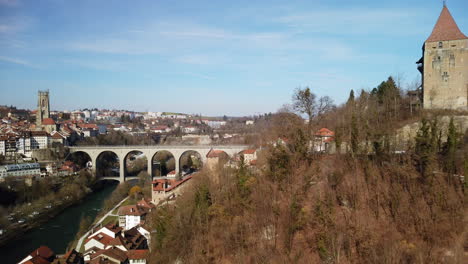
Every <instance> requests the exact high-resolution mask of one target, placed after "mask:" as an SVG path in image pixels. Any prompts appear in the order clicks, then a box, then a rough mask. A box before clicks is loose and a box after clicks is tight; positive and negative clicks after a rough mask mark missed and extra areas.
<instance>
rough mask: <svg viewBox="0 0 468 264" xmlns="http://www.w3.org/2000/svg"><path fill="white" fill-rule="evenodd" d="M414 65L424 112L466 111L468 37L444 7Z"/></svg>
mask: <svg viewBox="0 0 468 264" xmlns="http://www.w3.org/2000/svg"><path fill="white" fill-rule="evenodd" d="M418 64H419V65H418V69H419V71H420V72H421V74H422V87H423V106H424V108H425V109H459V110H468V37H466V36H465V35H464V34H463V33H462V32H461V31H460V29H459V28H458V26H457V24H456V23H455V20H454V19H453V17H452V15H451V14H450V11H449V10H448V8H447V6H445V5H444V7H443V8H442V12H441V13H440V16H439V19H438V20H437V23H436V25H435V26H434V29H433V30H432V33H431V35H430V36H429V38H428V39H427V40H426V41H425V43H424V45H423V57H422V58H421V59H420V60H419V61H418Z"/></svg>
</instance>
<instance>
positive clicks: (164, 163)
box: [151, 150, 176, 177]
mask: <svg viewBox="0 0 468 264" xmlns="http://www.w3.org/2000/svg"><path fill="white" fill-rule="evenodd" d="M151 162H152V167H153V168H152V171H151V176H155V177H163V176H166V175H167V174H168V173H169V172H171V171H176V156H175V155H174V154H173V153H172V152H171V151H169V150H159V151H157V152H156V153H154V155H153V157H152V158H151Z"/></svg>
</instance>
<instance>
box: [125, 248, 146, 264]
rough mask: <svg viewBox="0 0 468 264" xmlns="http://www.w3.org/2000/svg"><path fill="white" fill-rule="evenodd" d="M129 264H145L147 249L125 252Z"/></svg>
mask: <svg viewBox="0 0 468 264" xmlns="http://www.w3.org/2000/svg"><path fill="white" fill-rule="evenodd" d="M127 256H128V263H129V264H146V263H147V259H148V256H149V250H147V249H134V250H129V251H128V252H127Z"/></svg>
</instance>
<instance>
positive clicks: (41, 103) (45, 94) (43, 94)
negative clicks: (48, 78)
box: [36, 91, 50, 128]
mask: <svg viewBox="0 0 468 264" xmlns="http://www.w3.org/2000/svg"><path fill="white" fill-rule="evenodd" d="M49 117H50V109H49V91H39V92H38V101H37V113H36V125H37V127H38V128H40V127H42V121H43V120H44V119H46V118H49Z"/></svg>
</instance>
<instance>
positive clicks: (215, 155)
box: [206, 149, 225, 158]
mask: <svg viewBox="0 0 468 264" xmlns="http://www.w3.org/2000/svg"><path fill="white" fill-rule="evenodd" d="M223 153H225V152H224V151H222V150H217V149H211V150H210V152H208V154H206V157H207V158H219V157H220V156H221V155H222V154H223Z"/></svg>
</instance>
